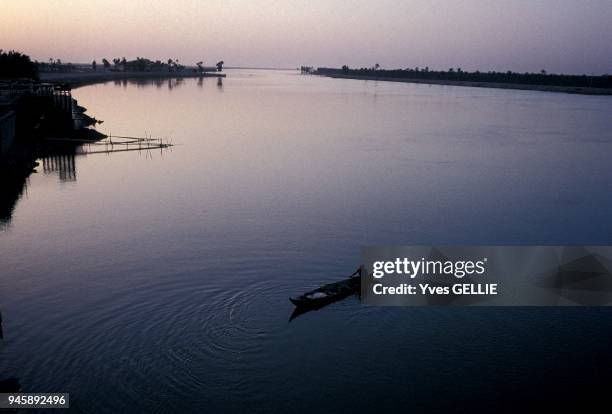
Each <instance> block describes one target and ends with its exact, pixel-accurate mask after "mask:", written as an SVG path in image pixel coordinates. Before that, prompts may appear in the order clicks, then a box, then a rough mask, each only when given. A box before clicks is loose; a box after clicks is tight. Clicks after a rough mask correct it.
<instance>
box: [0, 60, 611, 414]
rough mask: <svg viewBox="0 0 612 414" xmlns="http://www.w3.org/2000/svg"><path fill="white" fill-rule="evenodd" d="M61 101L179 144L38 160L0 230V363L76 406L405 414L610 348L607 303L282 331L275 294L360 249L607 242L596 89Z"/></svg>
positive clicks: (345, 264) (281, 87) (327, 273)
mask: <svg viewBox="0 0 612 414" xmlns="http://www.w3.org/2000/svg"><path fill="white" fill-rule="evenodd" d="M74 96H75V97H76V98H77V99H78V100H79V103H80V104H81V105H84V106H86V107H87V108H88V113H89V114H90V115H92V116H95V117H97V118H98V119H103V120H104V121H105V122H104V124H102V125H101V126H100V127H99V129H100V130H101V131H102V132H105V133H112V134H116V135H135V136H144V135H145V134H147V135H152V136H154V137H168V138H169V139H171V140H172V141H173V142H174V144H176V145H175V146H174V147H173V148H172V149H171V151H165V152H163V153H160V151H159V150H157V151H152V152H150V153H144V152H143V153H138V152H125V153H114V154H111V155H87V156H85V155H83V156H76V157H75V158H74V168H72V167H71V166H70V163H68V165H64V166H63V167H62V168H54V167H53V166H50V167H47V168H44V169H43V168H42V166H41V167H40V168H39V172H38V173H37V174H33V175H32V176H31V177H30V179H29V181H28V183H27V187H26V189H25V191H24V193H23V195H22V197H21V199H20V200H19V201H18V203H17V205H16V207H15V209H14V212H13V215H12V219H10V220H8V221H7V222H5V223H1V224H0V226H1V227H0V267H1V270H0V272H1V276H0V310H1V311H2V317H3V329H4V339H3V340H2V341H0V377H3V378H4V377H10V376H15V377H18V378H19V379H20V382H21V384H22V389H23V390H25V391H35V392H43V391H44V392H60V391H62V392H70V394H71V401H72V403H73V410H75V412H87V413H89V412H128V411H131V412H165V411H171V410H174V411H182V412H193V411H200V412H202V411H204V412H213V411H236V412H271V411H278V412H287V411H289V412H291V411H298V412H309V411H311V410H315V409H320V408H325V409H326V410H329V411H332V412H341V411H347V410H353V411H354V410H356V409H367V408H378V409H380V408H381V407H382V408H387V409H408V408H413V409H417V410H418V409H423V408H427V407H431V406H432V404H437V403H440V401H441V400H444V401H448V403H449V404H452V405H451V406H456V405H455V404H460V403H461V402H463V401H465V400H466V399H469V398H470V396H473V395H474V393H479V395H480V396H481V397H482V398H485V399H486V398H491V399H494V398H496V397H499V396H500V395H503V394H504V393H505V392H507V391H508V390H513V389H516V387H518V386H519V385H520V384H525V383H526V382H527V383H529V384H531V383H533V384H538V383H540V382H544V381H547V380H548V381H550V378H554V379H555V381H558V382H563V381H566V382H571V381H572V379H571V378H570V374H568V372H571V373H573V374H572V375H574V374H575V373H576V372H578V373H582V374H585V373H586V372H588V370H589V369H590V368H592V367H596V366H599V367H601V366H602V365H601V364H602V363H603V362H606V361H609V358H610V357H608V356H607V355H608V354H609V347H610V346H611V345H612V344H611V342H612V341H611V340H610V331H611V329H612V313H611V312H609V311H608V310H597V309H580V310H569V309H539V310H538V309H440V308H422V309H420V308H419V309H408V308H405V309H389V308H373V307H365V306H361V305H360V304H359V302H358V300H357V299H356V298H349V299H347V300H345V301H343V302H340V303H337V304H333V305H331V306H329V307H327V308H325V309H323V310H320V311H318V312H311V313H308V314H306V315H303V316H301V317H300V318H298V319H296V320H294V321H292V322H291V323H288V318H289V315H290V314H291V311H292V309H293V308H292V305H291V304H290V303H289V301H288V300H287V298H288V297H289V296H290V295H293V294H296V293H302V292H303V291H305V290H308V289H309V288H313V287H316V286H319V285H320V284H323V283H327V282H331V281H335V280H338V279H340V278H342V277H343V276H344V275H347V274H349V273H351V272H352V271H353V270H354V269H355V268H356V267H357V266H358V265H359V248H360V247H361V246H364V245H369V244H415V243H417V244H429V243H432V244H444V243H449V244H450V243H469V244H514V243H519V244H538V243H541V244H571V243H576V244H609V243H612V221H611V220H610V211H612V164H611V163H610V155H611V154H612V135H611V132H610V131H611V130H612V121H611V120H610V117H609V115H610V113H611V112H612V99H611V98H609V97H592V96H577V95H565V94H553V93H538V92H529V91H505V90H495V89H477V88H461V87H451V86H429V85H411V84H400V83H383V82H364V81H354V80H333V79H327V78H317V77H305V76H300V75H298V74H296V73H295V72H277V71H245V70H242V71H229V72H228V77H227V78H226V79H224V80H223V82H222V84H221V83H218V82H217V80H215V79H204V80H203V82H200V81H198V80H196V79H188V80H184V81H180V82H177V81H170V82H168V81H161V82H157V83H155V82H149V83H132V82H126V83H117V84H115V83H106V84H100V85H93V86H87V87H83V88H79V89H77V90H75V91H74ZM576 356H578V358H577V357H576ZM585 375H586V374H585ZM572 378H575V376H574V377H572ZM0 379H1V378H0ZM441 395H443V396H444V397H441ZM483 396H484V397H483ZM375 404H376V405H375Z"/></svg>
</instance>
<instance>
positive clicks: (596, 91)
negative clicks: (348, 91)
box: [322, 74, 612, 95]
mask: <svg viewBox="0 0 612 414" xmlns="http://www.w3.org/2000/svg"><path fill="white" fill-rule="evenodd" d="M322 76H328V77H330V78H340V79H360V80H374V81H386V82H406V83H425V84H430V85H451V86H469V87H474V88H498V89H519V90H528V91H541V92H563V93H574V94H581V95H612V89H605V88H583V87H578V86H552V85H528V84H518V83H494V82H470V81H452V80H435V79H405V78H387V77H377V76H360V75H342V74H322Z"/></svg>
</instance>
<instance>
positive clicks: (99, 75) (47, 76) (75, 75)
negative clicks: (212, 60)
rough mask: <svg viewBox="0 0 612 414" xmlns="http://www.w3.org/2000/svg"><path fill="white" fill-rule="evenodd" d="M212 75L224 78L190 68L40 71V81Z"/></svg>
mask: <svg viewBox="0 0 612 414" xmlns="http://www.w3.org/2000/svg"><path fill="white" fill-rule="evenodd" d="M200 77H214V78H224V77H225V73H220V72H204V73H196V72H194V71H192V70H184V71H179V72H168V71H159V72H111V71H106V72H104V71H99V72H71V73H49V72H47V73H41V74H40V80H41V81H42V82H61V83H67V84H69V85H70V86H72V87H78V86H85V85H91V84H94V83H100V82H108V81H114V80H124V79H126V80H127V79H160V78H200Z"/></svg>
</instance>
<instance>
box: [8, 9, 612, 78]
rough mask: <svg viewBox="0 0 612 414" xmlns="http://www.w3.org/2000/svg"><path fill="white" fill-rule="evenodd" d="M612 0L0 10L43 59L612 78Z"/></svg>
mask: <svg viewBox="0 0 612 414" xmlns="http://www.w3.org/2000/svg"><path fill="white" fill-rule="evenodd" d="M611 22H612V0H495V1H492V0H456V1H450V0H449V1H447V0H403V1H396V0H377V1H371V0H368V1H362V0H350V1H349V0H307V1H294V0H282V1H276V0H147V1H145V0H101V1H78V0H21V1H6V0H5V1H3V4H2V11H1V12H0V48H2V49H5V50H6V49H16V50H19V51H22V52H24V53H26V54H29V55H30V56H32V57H33V58H34V59H37V60H48V59H49V58H51V57H53V58H61V59H62V60H63V61H65V62H74V63H77V62H79V63H80V62H91V60H93V59H97V60H98V61H100V60H101V59H102V58H103V57H106V58H108V59H112V58H113V57H123V56H125V57H127V58H128V59H129V58H134V57H136V56H144V57H149V58H153V59H161V60H166V59H168V58H169V57H171V58H179V59H180V61H181V63H183V64H193V63H195V62H197V61H200V60H204V62H205V63H206V64H214V63H215V62H217V61H218V60H221V59H223V60H224V61H225V62H226V65H228V66H255V67H290V68H293V67H296V66H300V65H313V66H330V67H338V66H341V65H344V64H347V65H349V66H351V67H362V66H367V67H370V66H373V65H374V64H375V63H379V64H380V65H381V66H382V67H384V68H406V67H416V66H418V67H425V66H429V67H430V68H431V69H445V70H446V69H448V68H449V67H455V68H456V67H461V68H462V69H463V70H500V71H506V70H513V71H519V72H525V71H539V70H541V69H545V70H547V71H548V72H564V73H588V74H591V73H594V74H602V73H612V24H611Z"/></svg>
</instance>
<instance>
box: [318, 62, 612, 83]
mask: <svg viewBox="0 0 612 414" xmlns="http://www.w3.org/2000/svg"><path fill="white" fill-rule="evenodd" d="M316 73H318V74H320V75H347V76H367V77H376V78H397V79H423V80H443V81H448V80H450V81H464V82H491V83H514V84H527V85H550V86H575V87H590V88H612V76H611V75H608V74H605V75H601V76H594V75H565V74H556V73H547V72H546V71H545V70H541V71H540V72H538V73H529V72H525V73H518V72H512V71H507V72H495V71H489V72H480V71H475V72H467V71H463V70H462V69H461V68H450V69H449V70H447V71H444V70H430V69H429V67H425V68H418V67H416V68H406V69H381V68H380V65H378V64H376V65H374V66H373V67H371V68H359V69H351V68H349V67H348V66H347V65H344V66H343V67H342V68H339V69H338V68H317V71H316Z"/></svg>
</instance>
